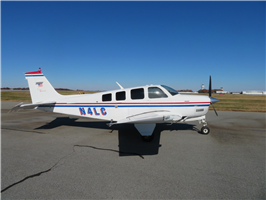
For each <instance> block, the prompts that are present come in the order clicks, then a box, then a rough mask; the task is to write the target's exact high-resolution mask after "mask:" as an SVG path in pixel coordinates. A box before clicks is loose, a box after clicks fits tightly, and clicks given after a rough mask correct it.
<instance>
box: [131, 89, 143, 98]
mask: <svg viewBox="0 0 266 200" xmlns="http://www.w3.org/2000/svg"><path fill="white" fill-rule="evenodd" d="M131 99H144V89H143V88H139V89H133V90H131Z"/></svg>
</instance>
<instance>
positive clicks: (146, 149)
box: [36, 117, 199, 156]
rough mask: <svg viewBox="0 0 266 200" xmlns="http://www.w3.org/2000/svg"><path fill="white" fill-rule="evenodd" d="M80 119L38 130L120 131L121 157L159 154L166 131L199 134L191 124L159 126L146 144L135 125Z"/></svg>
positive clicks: (63, 120)
mask: <svg viewBox="0 0 266 200" xmlns="http://www.w3.org/2000/svg"><path fill="white" fill-rule="evenodd" d="M78 119H79V118H69V117H58V118H56V119H55V120H53V121H51V122H49V123H47V124H45V125H43V126H41V127H38V128H36V129H53V128H57V127H60V126H72V127H84V128H86V127H87V128H97V129H107V130H110V131H113V130H117V131H118V142H119V144H118V147H119V156H132V155H156V154H158V153H159V148H160V147H161V146H162V145H161V144H160V137H161V132H162V131H164V130H170V131H177V130H193V131H195V132H198V133H199V130H198V129H197V128H196V127H195V125H191V124H182V123H179V124H172V125H171V124H157V125H156V128H155V130H154V132H153V134H154V138H153V140H152V141H151V142H144V141H143V140H142V139H141V136H140V134H139V132H138V131H137V129H136V128H135V127H134V125H133V124H117V125H113V126H111V127H109V126H107V123H109V121H93V122H89V121H77V120H78Z"/></svg>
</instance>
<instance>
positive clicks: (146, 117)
mask: <svg viewBox="0 0 266 200" xmlns="http://www.w3.org/2000/svg"><path fill="white" fill-rule="evenodd" d="M181 119H182V116H181V115H178V114H175V113H171V112H169V111H151V112H145V113H140V114H137V115H132V116H129V117H127V118H125V119H121V120H118V121H117V122H116V124H124V123H134V124H138V123H146V124H147V123H163V122H172V123H173V122H177V121H179V120H181Z"/></svg>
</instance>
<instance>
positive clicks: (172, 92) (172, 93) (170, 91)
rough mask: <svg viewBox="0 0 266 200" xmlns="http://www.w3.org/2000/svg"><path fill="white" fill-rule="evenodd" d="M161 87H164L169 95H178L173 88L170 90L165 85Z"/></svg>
mask: <svg viewBox="0 0 266 200" xmlns="http://www.w3.org/2000/svg"><path fill="white" fill-rule="evenodd" d="M161 86H162V87H164V88H165V89H166V90H167V91H168V92H169V93H170V94H171V95H173V96H174V95H177V94H179V93H178V92H177V91H176V90H174V89H173V88H170V87H168V86H165V85H161Z"/></svg>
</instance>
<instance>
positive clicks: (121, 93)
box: [115, 91, 126, 101]
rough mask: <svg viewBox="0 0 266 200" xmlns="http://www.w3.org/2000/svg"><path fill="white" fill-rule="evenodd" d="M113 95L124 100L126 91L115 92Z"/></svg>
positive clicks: (119, 99)
mask: <svg viewBox="0 0 266 200" xmlns="http://www.w3.org/2000/svg"><path fill="white" fill-rule="evenodd" d="M115 97H116V100H117V101H122V100H126V92H125V91H123V92H117V93H116V96H115Z"/></svg>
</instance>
